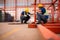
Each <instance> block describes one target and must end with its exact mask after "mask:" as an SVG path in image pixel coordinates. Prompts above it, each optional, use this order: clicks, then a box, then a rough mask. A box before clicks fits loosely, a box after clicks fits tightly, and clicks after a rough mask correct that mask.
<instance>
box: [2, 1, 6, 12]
mask: <svg viewBox="0 0 60 40" xmlns="http://www.w3.org/2000/svg"><path fill="white" fill-rule="evenodd" d="M3 10H4V12H5V11H6V0H4V9H3Z"/></svg>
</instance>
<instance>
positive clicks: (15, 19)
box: [14, 0, 17, 21]
mask: <svg viewBox="0 0 60 40" xmlns="http://www.w3.org/2000/svg"><path fill="white" fill-rule="evenodd" d="M16 19H17V0H15V17H14V21H15V20H16Z"/></svg>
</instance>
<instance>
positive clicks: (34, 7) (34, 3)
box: [34, 0, 36, 22]
mask: <svg viewBox="0 0 60 40" xmlns="http://www.w3.org/2000/svg"><path fill="white" fill-rule="evenodd" d="M34 22H36V0H34Z"/></svg>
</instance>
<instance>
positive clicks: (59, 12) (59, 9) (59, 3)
mask: <svg viewBox="0 0 60 40" xmlns="http://www.w3.org/2000/svg"><path fill="white" fill-rule="evenodd" d="M58 18H60V0H58ZM58 22H60V20H59V19H58Z"/></svg>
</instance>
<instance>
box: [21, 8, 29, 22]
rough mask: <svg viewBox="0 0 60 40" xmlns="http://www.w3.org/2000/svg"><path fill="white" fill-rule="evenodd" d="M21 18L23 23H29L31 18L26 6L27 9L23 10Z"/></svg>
mask: <svg viewBox="0 0 60 40" xmlns="http://www.w3.org/2000/svg"><path fill="white" fill-rule="evenodd" d="M20 19H21V23H27V21H28V20H29V19H30V12H29V8H25V11H22V13H21V16H20Z"/></svg>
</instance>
